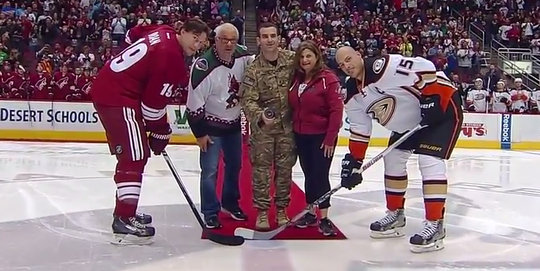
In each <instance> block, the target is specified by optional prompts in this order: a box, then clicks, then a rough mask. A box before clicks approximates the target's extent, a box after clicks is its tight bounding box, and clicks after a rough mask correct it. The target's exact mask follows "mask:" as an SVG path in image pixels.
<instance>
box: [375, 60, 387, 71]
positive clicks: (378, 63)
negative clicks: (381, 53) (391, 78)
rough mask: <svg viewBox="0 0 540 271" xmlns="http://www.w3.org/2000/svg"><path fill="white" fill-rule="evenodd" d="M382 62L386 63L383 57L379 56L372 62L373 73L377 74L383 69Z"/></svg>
mask: <svg viewBox="0 0 540 271" xmlns="http://www.w3.org/2000/svg"><path fill="white" fill-rule="evenodd" d="M384 64H386V59H385V58H379V59H377V60H375V61H374V62H373V73H375V74H379V73H381V72H382V71H383V69H384Z"/></svg>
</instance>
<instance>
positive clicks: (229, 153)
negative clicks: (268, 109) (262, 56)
mask: <svg viewBox="0 0 540 271" xmlns="http://www.w3.org/2000/svg"><path fill="white" fill-rule="evenodd" d="M214 31H215V33H216V37H215V41H216V43H215V45H214V46H212V47H211V48H210V49H208V50H207V51H206V52H204V53H203V54H202V55H201V56H200V57H199V58H197V59H196V60H195V62H194V63H193V66H192V68H191V75H190V83H189V85H188V98H187V113H188V122H189V125H190V127H191V131H192V133H193V135H195V137H196V138H197V144H198V145H199V148H200V150H201V151H200V167H201V188H200V189H201V212H202V214H203V216H204V219H205V223H206V227H208V228H211V229H214V228H220V227H221V223H220V221H219V219H218V213H219V211H220V210H223V211H224V212H226V213H228V214H230V215H231V217H232V218H233V219H235V220H239V221H244V220H246V219H247V217H246V215H245V214H244V212H243V211H242V209H240V206H239V203H238V201H239V199H240V191H239V186H238V181H239V175H240V168H241V161H242V135H241V129H240V108H241V107H240V105H239V96H238V90H239V87H240V83H241V82H242V79H243V78H244V70H245V69H246V67H247V65H248V64H249V63H250V62H251V61H252V58H253V57H252V56H250V55H249V54H247V52H246V48H245V47H242V46H239V45H238V43H237V41H238V35H239V34H238V29H236V27H234V25H232V24H230V23H226V24H222V25H219V26H218V27H217V28H216V29H215V30H214ZM221 151H223V158H224V161H225V174H224V180H223V189H222V193H221V194H222V195H221V201H220V200H218V198H217V195H216V182H217V171H218V163H219V158H220V152H221Z"/></svg>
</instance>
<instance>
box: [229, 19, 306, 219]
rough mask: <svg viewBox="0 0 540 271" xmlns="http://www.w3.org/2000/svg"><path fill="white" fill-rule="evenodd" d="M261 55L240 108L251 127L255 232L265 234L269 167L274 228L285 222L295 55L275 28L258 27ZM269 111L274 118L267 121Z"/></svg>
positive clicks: (242, 89)
mask: <svg viewBox="0 0 540 271" xmlns="http://www.w3.org/2000/svg"><path fill="white" fill-rule="evenodd" d="M257 42H258V43H259V45H260V47H261V54H259V55H258V56H257V57H256V58H255V60H254V61H253V63H252V64H251V65H250V66H249V67H248V68H247V70H246V71H245V73H244V80H243V82H242V85H241V87H240V96H241V100H240V101H241V104H242V106H243V110H244V112H245V114H246V116H247V119H248V121H249V124H250V128H251V135H250V143H251V150H250V158H251V164H252V167H253V204H254V206H255V208H257V210H258V214H257V221H256V224H255V225H256V228H258V229H268V228H270V223H269V221H268V209H270V183H271V167H272V165H274V171H275V187H276V189H275V191H276V192H275V200H274V202H275V205H276V208H277V213H276V221H277V223H278V225H283V224H286V223H287V222H288V221H289V218H288V217H287V213H286V208H287V206H289V202H290V191H291V182H292V168H293V166H294V164H295V163H296V154H295V152H294V149H295V144H294V139H293V132H292V119H291V109H290V108H289V103H288V100H287V97H288V92H289V86H290V84H291V80H292V73H293V71H292V69H291V62H292V60H293V57H294V52H291V51H286V50H279V49H278V44H279V33H278V30H277V27H276V26H275V25H273V24H269V23H266V24H262V25H261V27H260V28H259V37H257ZM265 110H271V111H273V112H274V113H275V117H271V118H270V117H267V116H265V114H264V112H265Z"/></svg>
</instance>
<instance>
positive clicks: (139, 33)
mask: <svg viewBox="0 0 540 271" xmlns="http://www.w3.org/2000/svg"><path fill="white" fill-rule="evenodd" d="M160 27H163V28H170V26H166V25H159V24H151V25H136V26H134V27H133V28H131V29H130V30H128V31H127V32H126V43H127V44H132V43H134V42H136V41H138V40H139V39H141V38H144V37H145V36H146V35H148V34H149V33H150V32H153V31H156V30H157V29H158V28H160Z"/></svg>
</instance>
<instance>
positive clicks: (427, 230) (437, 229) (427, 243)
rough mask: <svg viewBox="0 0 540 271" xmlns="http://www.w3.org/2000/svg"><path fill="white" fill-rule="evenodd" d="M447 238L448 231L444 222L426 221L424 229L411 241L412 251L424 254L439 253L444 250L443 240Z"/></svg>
mask: <svg viewBox="0 0 540 271" xmlns="http://www.w3.org/2000/svg"><path fill="white" fill-rule="evenodd" d="M445 237H446V229H445V228H444V223H443V220H442V219H440V220H435V221H425V222H424V228H423V229H422V231H420V233H417V234H415V235H413V236H412V237H411V239H410V240H409V242H410V244H411V251H412V252H414V253H424V252H431V251H437V250H441V249H443V248H444V243H443V240H444V238H445Z"/></svg>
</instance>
